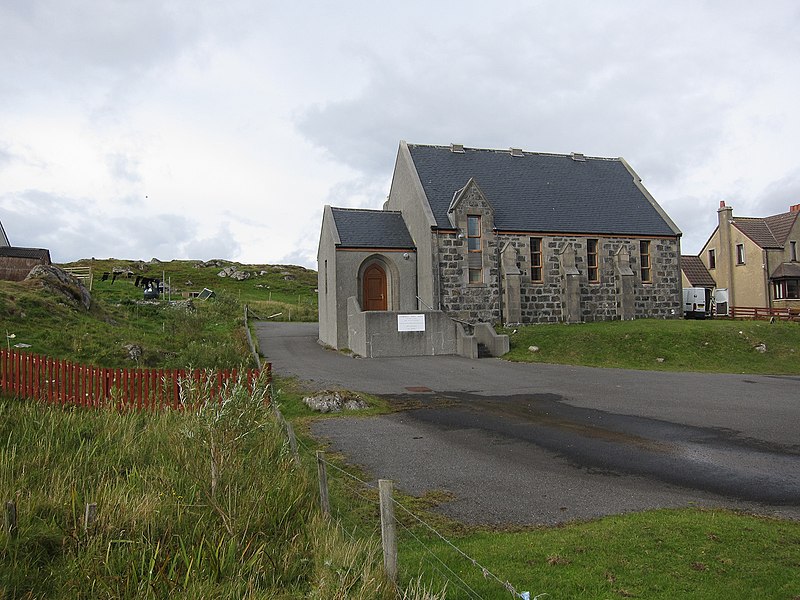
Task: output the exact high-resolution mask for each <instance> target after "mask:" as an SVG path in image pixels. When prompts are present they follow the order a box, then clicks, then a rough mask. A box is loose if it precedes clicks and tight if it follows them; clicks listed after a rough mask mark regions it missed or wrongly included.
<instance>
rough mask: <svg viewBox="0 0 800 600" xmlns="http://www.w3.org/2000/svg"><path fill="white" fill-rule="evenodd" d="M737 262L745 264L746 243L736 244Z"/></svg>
mask: <svg viewBox="0 0 800 600" xmlns="http://www.w3.org/2000/svg"><path fill="white" fill-rule="evenodd" d="M736 264H737V265H743V264H744V244H736Z"/></svg>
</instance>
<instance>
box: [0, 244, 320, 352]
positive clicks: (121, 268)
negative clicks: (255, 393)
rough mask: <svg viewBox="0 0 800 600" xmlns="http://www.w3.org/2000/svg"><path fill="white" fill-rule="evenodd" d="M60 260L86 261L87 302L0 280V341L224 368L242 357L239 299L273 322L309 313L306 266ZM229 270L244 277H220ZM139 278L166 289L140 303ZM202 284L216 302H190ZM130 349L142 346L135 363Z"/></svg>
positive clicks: (311, 291) (311, 299) (312, 296)
mask: <svg viewBox="0 0 800 600" xmlns="http://www.w3.org/2000/svg"><path fill="white" fill-rule="evenodd" d="M64 266H66V267H75V266H89V267H91V269H92V273H93V283H92V289H91V297H92V303H91V306H90V308H89V309H88V310H86V309H84V308H83V307H82V306H81V305H79V304H77V303H75V302H70V301H69V299H68V298H65V297H64V296H62V295H60V294H58V293H54V291H53V290H51V289H49V288H48V287H47V286H45V285H43V284H42V282H41V281H38V280H30V281H24V282H8V281H0V331H3V332H5V334H6V335H13V338H10V339H9V341H8V344H7V345H11V340H13V344H27V345H28V346H27V348H28V351H30V352H35V353H39V354H46V355H48V356H51V357H53V358H61V359H70V360H74V361H76V362H85V363H91V364H98V365H101V366H105V367H122V366H149V367H164V368H173V367H174V368H182V367H186V366H193V367H202V368H206V367H208V368H212V367H214V368H224V367H234V366H238V365H241V364H243V363H245V362H247V361H248V360H249V357H248V352H247V345H246V341H245V335H244V329H243V327H242V323H243V314H244V313H243V305H244V304H248V305H249V306H250V308H251V309H252V311H253V312H254V313H255V314H258V315H262V316H265V317H266V316H271V315H276V314H277V316H274V317H273V318H274V319H278V320H290V319H294V320H316V315H317V298H316V293H315V287H316V281H317V278H316V272H314V271H311V270H308V269H305V268H303V267H297V266H270V265H241V264H238V263H231V262H229V261H213V262H210V263H202V262H198V261H171V262H148V263H144V262H138V261H126V260H115V259H108V260H94V259H92V260H86V261H79V262H77V263H71V264H69V265H64ZM226 268H227V269H230V268H234V269H236V271H238V272H239V273H246V274H248V278H247V279H242V280H237V279H235V278H233V277H230V276H226V277H220V276H219V273H220V272H222V271H223V269H226ZM115 272H116V273H117V275H116V277H115V276H114V273H115ZM104 274H106V278H105V279H104ZM142 277H146V278H151V279H163V280H164V281H166V282H168V284H169V285H168V289H169V292H168V293H167V294H164V296H162V298H161V299H160V300H158V301H145V299H144V293H143V292H144V290H143V288H142V287H137V286H136V285H135V283H136V281H137V278H142ZM204 288H208V289H210V290H212V291H213V292H214V297H213V299H210V300H199V299H193V300H191V301H189V300H188V296H189V295H190V293H192V292H194V293H197V292H200V291H202V290H203V289H204ZM168 298H170V299H171V300H172V301H173V302H168V301H167V300H168ZM132 346H137V347H138V348H140V349H141V356H140V358H139V359H138V360H137V361H136V363H135V364H134V363H132V360H131V358H130V348H131V347H132Z"/></svg>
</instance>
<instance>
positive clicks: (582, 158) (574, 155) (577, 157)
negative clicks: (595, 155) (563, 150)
mask: <svg viewBox="0 0 800 600" xmlns="http://www.w3.org/2000/svg"><path fill="white" fill-rule="evenodd" d="M570 157H571V158H572V160H574V161H577V162H586V157H585V156H584V155H583V154H581V153H580V152H573V153H572V154H571V155H570Z"/></svg>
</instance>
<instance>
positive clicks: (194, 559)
mask: <svg viewBox="0 0 800 600" xmlns="http://www.w3.org/2000/svg"><path fill="white" fill-rule="evenodd" d="M265 386H266V382H265V381H260V382H259V383H258V384H257V386H256V387H255V390H254V391H253V392H252V393H251V392H249V391H248V390H247V389H246V387H245V386H244V385H242V382H239V383H238V384H236V385H230V386H229V387H227V388H225V389H224V390H223V392H222V393H221V395H219V396H218V397H217V398H215V399H214V400H211V399H210V398H209V397H208V390H206V389H203V388H194V389H188V390H187V391H186V393H185V396H184V400H185V402H186V405H187V407H188V406H190V405H198V406H199V409H198V410H188V409H187V410H183V411H173V410H164V411H161V412H156V413H119V412H114V411H110V410H97V411H87V410H77V409H64V408H57V407H45V406H40V405H36V404H32V403H20V402H18V401H14V400H9V399H3V400H0V440H2V445H1V446H0V499H2V500H3V501H7V500H13V501H15V502H16V505H17V511H18V515H19V523H18V532H17V535H16V536H10V535H9V534H8V533H7V532H5V531H3V532H2V533H0V597H3V598H167V597H169V598H300V597H312V598H363V599H365V600H366V599H368V598H369V599H373V598H374V599H381V598H393V597H396V593H397V592H396V590H395V589H394V587H393V586H392V585H390V584H389V582H388V581H387V580H386V579H385V578H384V576H383V573H382V568H381V558H380V553H379V552H378V551H377V548H376V543H375V542H374V541H372V540H370V539H366V540H347V541H346V540H345V539H344V538H343V536H342V533H341V531H340V530H338V529H337V528H336V527H335V526H333V525H331V523H330V522H328V521H326V520H324V519H322V518H321V517H320V516H319V515H318V514H317V508H316V506H315V504H316V500H315V493H314V490H315V488H314V484H313V482H312V480H311V478H310V476H309V473H308V471H307V470H305V469H304V468H302V467H298V466H297V465H296V464H295V463H294V461H293V460H292V459H291V456H290V454H289V452H288V449H287V445H286V443H285V438H284V436H283V434H282V432H281V430H280V428H279V426H278V424H277V423H276V422H275V419H274V418H273V416H272V414H271V412H270V410H269V409H268V408H267V407H266V406H265V402H264V400H265V398H266V393H267V389H266V387H265ZM90 502H91V503H96V504H97V510H98V512H97V520H96V521H95V523H94V524H93V525H92V526H91V527H89V529H88V530H87V529H86V528H85V527H84V523H83V508H84V504H85V503H90ZM416 597H424V596H423V595H422V594H418V595H416Z"/></svg>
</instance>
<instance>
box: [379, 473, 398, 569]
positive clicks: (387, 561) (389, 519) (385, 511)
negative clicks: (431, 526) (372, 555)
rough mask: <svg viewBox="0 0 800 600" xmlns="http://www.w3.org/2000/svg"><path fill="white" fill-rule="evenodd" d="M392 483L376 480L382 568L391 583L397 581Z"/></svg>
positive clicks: (386, 480)
mask: <svg viewBox="0 0 800 600" xmlns="http://www.w3.org/2000/svg"><path fill="white" fill-rule="evenodd" d="M393 487H394V486H393V485H392V482H391V480H389V479H379V480H378V492H379V495H380V501H381V540H382V542H383V568H384V569H385V570H386V576H387V577H388V578H389V580H390V581H391V582H393V583H395V582H397V536H396V533H395V527H394V505H393V504H392V489H393Z"/></svg>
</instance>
